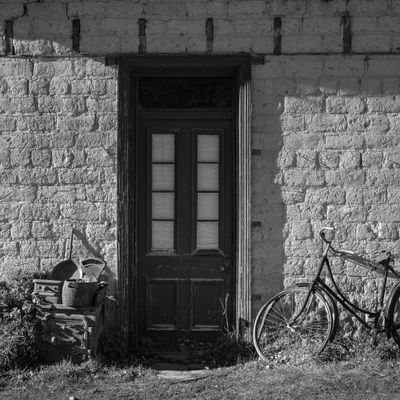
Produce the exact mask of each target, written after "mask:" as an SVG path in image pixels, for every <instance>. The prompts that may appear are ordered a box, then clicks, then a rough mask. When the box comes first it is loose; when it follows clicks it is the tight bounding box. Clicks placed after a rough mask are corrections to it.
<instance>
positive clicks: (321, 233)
mask: <svg viewBox="0 0 400 400" xmlns="http://www.w3.org/2000/svg"><path fill="white" fill-rule="evenodd" d="M325 231H331V232H333V233H335V228H333V227H331V226H325V227H323V228H321V229H320V230H319V236H321V239H322V240H323V241H324V242H325V243H326V244H331V243H332V240H328V239H327V238H326V236H325Z"/></svg>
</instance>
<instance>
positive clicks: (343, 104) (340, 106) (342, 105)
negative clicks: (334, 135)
mask: <svg viewBox="0 0 400 400" xmlns="http://www.w3.org/2000/svg"><path fill="white" fill-rule="evenodd" d="M364 111H365V103H364V100H363V99H361V98H359V97H353V98H349V97H337V96H329V97H328V98H327V99H326V112H327V113H332V114H362V113H363V112H364Z"/></svg>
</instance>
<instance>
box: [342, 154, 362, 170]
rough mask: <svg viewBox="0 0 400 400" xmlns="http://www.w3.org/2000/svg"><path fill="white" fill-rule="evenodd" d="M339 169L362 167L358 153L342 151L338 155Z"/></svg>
mask: <svg viewBox="0 0 400 400" xmlns="http://www.w3.org/2000/svg"><path fill="white" fill-rule="evenodd" d="M339 167H340V168H343V169H358V168H361V167H362V158H361V153H360V152H359V151H352V150H350V151H344V152H342V154H341V155H340V162H339Z"/></svg>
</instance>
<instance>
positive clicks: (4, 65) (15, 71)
mask: <svg viewBox="0 0 400 400" xmlns="http://www.w3.org/2000/svg"><path fill="white" fill-rule="evenodd" d="M0 75H1V76H4V77H7V78H29V77H31V76H32V63H31V61H30V60H28V59H25V58H1V59H0Z"/></svg>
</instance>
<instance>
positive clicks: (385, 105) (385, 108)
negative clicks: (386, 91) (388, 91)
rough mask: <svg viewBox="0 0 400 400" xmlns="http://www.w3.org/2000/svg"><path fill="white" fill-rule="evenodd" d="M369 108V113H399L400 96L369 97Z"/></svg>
mask: <svg viewBox="0 0 400 400" xmlns="http://www.w3.org/2000/svg"><path fill="white" fill-rule="evenodd" d="M367 106H368V111H369V112H383V113H399V112H400V96H379V97H372V96H369V97H368V98H367Z"/></svg>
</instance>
